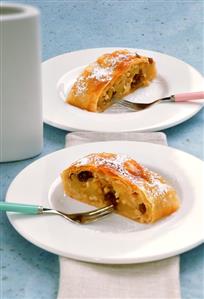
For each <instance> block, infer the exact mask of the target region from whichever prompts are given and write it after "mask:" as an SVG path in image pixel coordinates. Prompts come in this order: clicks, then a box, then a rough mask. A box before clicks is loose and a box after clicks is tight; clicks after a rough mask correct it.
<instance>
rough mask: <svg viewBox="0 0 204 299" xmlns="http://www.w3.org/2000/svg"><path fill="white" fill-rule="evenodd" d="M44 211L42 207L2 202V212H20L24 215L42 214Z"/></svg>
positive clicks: (0, 203)
mask: <svg viewBox="0 0 204 299" xmlns="http://www.w3.org/2000/svg"><path fill="white" fill-rule="evenodd" d="M42 210H43V207H42V206H37V205H27V204H19V203H12V202H0V211H7V212H18V213H23V214H32V215H36V214H41V213H42Z"/></svg>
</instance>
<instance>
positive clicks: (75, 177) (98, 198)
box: [61, 153, 179, 223]
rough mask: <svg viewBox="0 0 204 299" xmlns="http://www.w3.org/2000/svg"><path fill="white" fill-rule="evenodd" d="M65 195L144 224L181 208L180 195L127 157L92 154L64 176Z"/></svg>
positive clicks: (64, 173)
mask: <svg viewBox="0 0 204 299" xmlns="http://www.w3.org/2000/svg"><path fill="white" fill-rule="evenodd" d="M61 178H62V182H63V187H64V191H65V194H66V195H68V196H70V197H72V198H75V199H77V200H79V201H81V202H84V203H87V204H90V205H93V206H96V207H103V206H106V205H107V204H109V203H113V204H114V207H115V211H116V213H118V214H120V215H122V216H125V217H128V218H130V219H132V220H135V221H138V222H140V223H153V222H155V221H156V220H159V219H161V218H163V217H165V216H168V215H170V214H171V213H173V212H175V211H176V210H177V209H178V208H179V199H178V196H177V194H176V191H175V190H174V188H173V187H172V186H170V185H169V184H168V183H167V182H166V180H165V179H164V178H163V177H162V176H160V175H159V174H157V173H155V172H153V171H151V170H148V169H147V168H145V167H143V166H142V165H140V164H139V163H137V162H136V161H135V160H133V159H131V158H129V157H127V156H126V155H120V154H113V153H95V154H90V155H88V156H86V157H84V158H82V159H79V160H78V161H76V162H75V163H73V164H72V165H71V166H70V167H68V168H67V169H65V170H64V171H63V172H62V173H61Z"/></svg>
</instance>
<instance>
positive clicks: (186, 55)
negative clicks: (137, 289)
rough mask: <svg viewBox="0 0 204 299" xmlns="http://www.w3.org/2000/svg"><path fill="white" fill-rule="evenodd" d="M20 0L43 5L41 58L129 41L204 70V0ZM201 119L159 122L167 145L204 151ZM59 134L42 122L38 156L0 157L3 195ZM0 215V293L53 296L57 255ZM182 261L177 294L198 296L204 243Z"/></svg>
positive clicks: (59, 144) (56, 143) (202, 287)
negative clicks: (2, 159) (3, 159)
mask: <svg viewBox="0 0 204 299" xmlns="http://www.w3.org/2000/svg"><path fill="white" fill-rule="evenodd" d="M13 2H14V1H13ZM16 2H17V1H16ZM21 3H27V4H32V5H35V6H37V7H39V9H40V10H41V24H42V57H43V61H44V60H47V59H49V58H51V57H53V56H56V55H59V54H62V53H65V52H68V51H73V50H78V49H85V48H93V47H112V46H116V47H117V46H118V47H119V46H120V47H135V48H144V49H150V50H156V51H160V52H163V53H167V54H169V55H173V56H176V57H177V58H179V59H182V60H184V61H186V62H187V63H189V64H191V65H192V66H194V67H195V68H196V69H197V70H198V71H200V72H201V73H203V58H202V57H203V50H204V49H203V23H202V22H203V14H204V12H203V10H204V4H203V3H204V2H203V1H22V2H21ZM203 121H204V112H203V110H202V111H200V112H199V113H198V114H197V115H196V116H194V117H193V118H192V119H190V120H188V121H186V122H185V123H183V124H181V125H178V126H176V127H174V128H171V129H168V130H165V131H164V132H165V133H166V134H167V137H168V143H169V145H171V146H173V147H175V148H179V149H181V150H184V151H186V152H188V153H191V154H193V155H195V156H197V157H198V158H201V159H203V158H204V147H203V133H204V127H203ZM65 134H66V132H65V131H62V130H58V129H55V128H52V127H50V126H48V125H44V149H43V152H42V154H41V155H40V156H38V157H36V158H34V159H28V160H25V161H20V162H12V163H3V164H1V166H0V167H1V172H0V175H1V178H0V184H1V186H0V187H1V189H0V190H1V200H4V198H5V195H6V191H7V189H8V186H9V184H10V183H11V181H12V180H13V178H14V177H15V176H16V175H17V174H18V173H19V172H20V171H21V170H22V169H23V168H24V167H25V166H27V165H28V164H30V163H31V162H33V161H34V160H36V159H38V158H39V157H41V156H44V155H46V154H48V153H50V152H53V151H55V150H58V149H61V148H63V147H64V138H65ZM0 216H1V218H0V256H1V260H0V263H1V264H0V270H1V278H0V279H1V280H0V283H1V284H0V287H1V296H2V297H1V298H2V299H13V298H18V299H34V298H36V299H43V298H46V299H48V298H49V299H52V298H56V295H57V290H58V276H59V266H58V257H57V256H55V255H53V254H50V253H48V252H45V251H44V250H42V249H40V248H37V247H35V246H34V245H32V244H31V243H29V242H28V241H26V240H24V239H23V238H22V237H21V236H20V235H18V234H17V233H16V231H15V230H14V229H13V228H12V227H11V225H10V224H9V222H8V220H7V218H6V216H5V214H1V215H0ZM180 266H181V268H180V272H181V273H180V277H181V291H182V298H183V299H199V298H204V283H203V280H202V278H203V275H204V246H203V245H201V246H199V247H197V248H196V249H193V250H191V251H189V252H188V253H185V254H182V255H181V263H180ZM158 299H164V298H158ZM172 299H173V298H172Z"/></svg>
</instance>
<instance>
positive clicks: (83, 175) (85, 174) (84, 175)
mask: <svg viewBox="0 0 204 299" xmlns="http://www.w3.org/2000/svg"><path fill="white" fill-rule="evenodd" d="M77 178H78V180H79V181H80V182H87V181H88V179H91V178H93V173H92V172H91V171H81V172H80V173H78V175H77Z"/></svg>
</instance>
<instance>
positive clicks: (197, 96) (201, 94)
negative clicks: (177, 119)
mask: <svg viewBox="0 0 204 299" xmlns="http://www.w3.org/2000/svg"><path fill="white" fill-rule="evenodd" d="M202 99H203V100H204V91H196V92H185V93H178V94H174V95H171V96H168V97H165V98H161V99H158V100H154V101H152V102H148V103H141V102H140V103H137V102H130V101H128V100H121V101H119V104H120V105H122V106H125V107H128V108H130V109H133V110H136V111H139V110H142V109H145V108H147V107H149V106H151V105H152V104H155V103H162V102H163V103H165V102H187V101H192V100H202Z"/></svg>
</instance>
